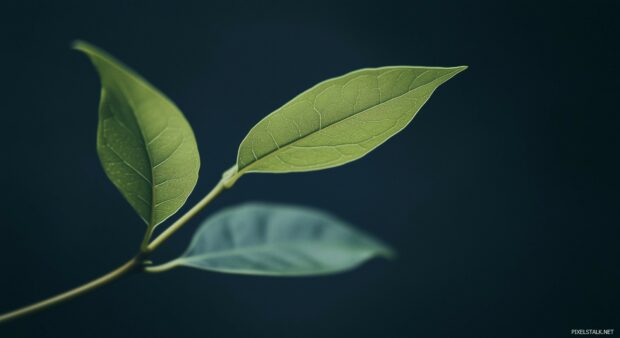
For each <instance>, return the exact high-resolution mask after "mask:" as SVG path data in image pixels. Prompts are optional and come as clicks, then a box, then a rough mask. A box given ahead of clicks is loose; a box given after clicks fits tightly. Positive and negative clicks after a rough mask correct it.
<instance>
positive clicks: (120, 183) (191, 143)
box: [74, 41, 200, 229]
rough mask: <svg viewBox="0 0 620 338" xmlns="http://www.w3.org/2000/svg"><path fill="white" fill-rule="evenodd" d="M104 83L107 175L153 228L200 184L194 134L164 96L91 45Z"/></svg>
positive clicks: (102, 137) (100, 142) (85, 48)
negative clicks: (197, 182)
mask: <svg viewBox="0 0 620 338" xmlns="http://www.w3.org/2000/svg"><path fill="white" fill-rule="evenodd" d="M74 48H75V49H77V50H79V51H81V52H84V53H85V54H86V55H88V56H89V58H90V59H91V61H92V63H93V64H94V66H95V68H96V69H97V72H98V73H99V76H100V78H101V87H102V88H101V99H100V103H99V125H98V130H97V152H98V154H99V158H100V160H101V164H102V165H103V169H104V170H105V173H106V174H107V176H108V177H109V178H110V180H111V181H112V182H113V183H114V185H115V186H116V187H117V188H118V189H119V190H120V192H121V193H122V194H123V196H124V197H125V198H126V199H127V201H128V202H129V204H131V206H132V207H133V208H134V209H135V211H136V212H137V213H138V215H140V217H141V218H142V219H143V220H144V221H145V222H146V223H147V225H148V226H149V228H151V229H152V228H154V227H155V226H156V225H158V224H160V223H161V222H163V221H164V220H166V219H167V218H168V217H170V216H171V215H172V214H174V213H175V212H176V211H177V210H178V209H179V208H181V206H182V205H183V204H184V203H185V201H186V199H187V197H188V196H189V194H190V193H191V192H192V190H193V188H194V186H195V184H196V181H197V179H198V169H199V167H200V158H199V155H198V148H197V145H196V140H195V138H194V133H193V132H192V129H191V127H190V125H189V123H188V122H187V120H186V119H185V117H184V116H183V114H182V113H181V111H180V110H179V109H178V108H177V107H176V106H175V105H174V103H172V102H171V101H170V100H169V99H168V98H167V97H166V96H164V94H162V93H161V92H159V91H158V90H157V89H156V88H154V87H153V86H151V85H150V84H149V83H148V82H147V81H146V80H144V79H143V78H141V77H140V76H139V75H137V74H135V73H134V72H133V71H131V70H130V69H129V68H127V67H125V66H124V65H123V64H121V63H120V62H119V61H117V60H115V59H114V58H113V57H112V56H110V55H108V54H107V53H105V52H104V51H102V50H100V49H98V48H97V47H95V46H92V45H89V44H88V43H85V42H80V41H78V42H76V43H75V44H74Z"/></svg>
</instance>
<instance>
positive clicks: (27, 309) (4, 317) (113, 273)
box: [0, 257, 141, 323]
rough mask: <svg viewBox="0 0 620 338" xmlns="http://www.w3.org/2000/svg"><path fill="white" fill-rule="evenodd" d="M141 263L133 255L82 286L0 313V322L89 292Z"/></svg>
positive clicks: (132, 269) (130, 270)
mask: <svg viewBox="0 0 620 338" xmlns="http://www.w3.org/2000/svg"><path fill="white" fill-rule="evenodd" d="M140 263H141V258H139V257H135V258H133V259H131V260H130V261H128V262H127V263H125V264H123V265H121V266H120V267H118V268H116V269H115V270H114V271H111V272H109V273H108V274H105V275H103V276H101V277H99V278H97V279H95V280H93V281H91V282H89V283H86V284H84V285H82V286H79V287H77V288H75V289H72V290H69V291H67V292H64V293H61V294H59V295H56V296H54V297H52V298H48V299H46V300H43V301H40V302H38V303H34V304H31V305H28V306H25V307H23V308H21V309H17V310H15V311H11V312H9V313H5V314H3V315H0V323H4V322H8V321H10V320H13V319H16V318H18V317H21V316H25V315H28V314H32V313H35V312H37V311H40V310H43V309H45V308H48V307H51V306H53V305H56V304H59V303H62V302H65V301H67V300H69V299H72V298H74V297H77V296H79V295H81V294H84V293H87V292H90V291H92V290H94V289H96V288H98V287H100V286H103V285H105V284H108V283H110V282H112V281H114V280H116V279H118V278H120V277H122V276H124V275H126V274H128V273H129V272H132V271H134V270H135V268H136V267H138V266H139V265H140Z"/></svg>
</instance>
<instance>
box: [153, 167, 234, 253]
mask: <svg viewBox="0 0 620 338" xmlns="http://www.w3.org/2000/svg"><path fill="white" fill-rule="evenodd" d="M225 183H226V180H225V179H222V180H221V181H219V182H218V183H217V185H216V186H215V187H214V188H213V189H212V190H211V191H210V192H209V193H208V194H207V196H205V197H204V198H203V199H201V200H200V202H198V203H197V204H196V205H194V206H193V207H192V208H191V209H189V211H188V212H187V213H185V215H183V216H181V218H179V219H178V220H177V221H176V222H174V223H172V225H170V226H169V227H168V228H167V229H166V230H164V232H162V233H161V234H160V235H159V236H157V238H155V239H154V240H153V241H152V242H151V243H150V244H149V245H148V246H147V247H146V249H145V250H143V252H145V253H150V252H153V250H155V249H157V247H158V246H160V245H161V244H162V243H163V242H164V241H165V240H166V239H168V237H170V236H172V234H173V233H175V232H176V231H177V230H179V229H180V228H181V227H182V226H183V225H184V224H185V223H187V221H189V220H190V219H192V217H194V216H196V214H198V213H199V212H200V211H201V210H202V209H203V208H204V207H205V206H207V204H209V203H210V202H211V201H212V200H213V199H214V198H215V197H217V195H219V194H220V193H221V192H222V191H224V189H226V186H225Z"/></svg>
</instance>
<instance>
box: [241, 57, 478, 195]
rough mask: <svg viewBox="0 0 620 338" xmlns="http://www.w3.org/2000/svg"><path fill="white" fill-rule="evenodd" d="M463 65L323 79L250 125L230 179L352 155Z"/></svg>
mask: <svg viewBox="0 0 620 338" xmlns="http://www.w3.org/2000/svg"><path fill="white" fill-rule="evenodd" d="M466 68H467V67H465V66H462V67H453V68H438V67H411V66H398V67H383V68H368V69H361V70H357V71H354V72H351V73H348V74H346V75H343V76H341V77H337V78H333V79H329V80H327V81H324V82H321V83H319V84H317V85H316V86H314V87H312V88H311V89H309V90H307V91H305V92H304V93H302V94H300V95H299V96H297V97H295V98H294V99H293V100H291V101H290V102H288V103H287V104H285V105H284V106H282V107H281V108H279V109H278V110H276V111H274V112H273V113H271V114H269V115H268V116H267V117H265V118H264V119H263V120H261V121H260V122H259V123H258V124H257V125H256V126H254V128H252V130H250V132H249V134H248V135H247V136H246V137H245V139H244V140H243V142H242V143H241V146H240V147H239V153H238V156H237V165H236V167H237V171H238V174H236V177H235V179H236V178H238V177H239V176H240V175H241V174H243V173H246V172H261V173H286V172H300V171H311V170H319V169H325V168H331V167H335V166H339V165H342V164H345V163H348V162H351V161H353V160H356V159H358V158H360V157H362V156H364V155H365V154H367V153H368V152H370V151H371V150H373V149H374V148H376V147H377V146H379V145H380V144H382V143H383V142H385V141H386V140H387V139H389V138H390V137H392V136H393V135H394V134H396V133H398V132H399V131H400V130H402V129H403V128H404V127H405V126H407V124H409V122H411V120H412V119H413V117H414V116H415V115H416V113H417V112H418V111H419V110H420V108H421V107H422V106H423V105H424V103H425V102H426V101H427V100H428V98H429V97H430V96H431V94H432V93H433V91H435V89H437V87H439V86H440V85H441V84H442V83H444V82H446V81H447V80H449V79H450V78H452V77H453V76H455V75H456V74H458V73H459V72H461V71H463V70H465V69H466ZM232 183H234V182H229V185H231V184H232Z"/></svg>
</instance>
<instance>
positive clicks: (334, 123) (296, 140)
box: [239, 68, 458, 174]
mask: <svg viewBox="0 0 620 338" xmlns="http://www.w3.org/2000/svg"><path fill="white" fill-rule="evenodd" d="M455 70H458V68H457V69H455ZM453 73H454V72H451V73H447V74H444V75H442V76H440V77H438V78H436V79H434V80H432V81H431V82H429V83H426V84H424V85H422V86H419V87H416V88H414V89H412V90H408V91H406V92H405V93H403V94H401V95H398V96H395V97H392V98H390V99H389V100H387V101H383V102H380V103H379V104H376V105H373V106H371V107H368V108H366V109H364V110H361V111H358V112H356V113H353V114H351V115H349V116H346V117H344V118H342V119H340V120H337V121H335V122H333V123H331V124H329V125H328V126H327V127H324V128H321V129H317V130H315V131H312V132H310V133H308V134H306V135H304V136H303V137H300V138H298V139H295V140H293V141H290V142H288V143H285V144H284V145H281V146H279V147H276V149H274V150H272V151H270V152H269V153H267V154H265V155H263V156H261V157H260V158H259V159H256V160H255V161H253V162H251V163H250V164H248V165H246V166H245V167H243V168H242V169H241V170H240V172H239V174H243V173H245V172H248V171H249V170H250V169H251V168H252V167H253V166H254V165H255V164H256V163H258V162H259V161H262V160H264V159H266V158H268V157H271V156H273V155H274V154H275V153H277V152H279V151H281V150H284V149H287V148H288V147H290V146H291V145H293V144H294V143H297V142H299V141H301V140H303V139H305V138H307V137H310V136H312V135H314V134H316V133H318V132H321V131H322V130H324V129H326V128H329V127H332V126H334V125H336V124H338V123H341V122H343V121H346V120H348V119H349V118H352V117H354V116H356V115H358V114H361V113H363V112H365V111H368V110H370V109H372V108H375V107H378V106H380V105H383V104H386V103H388V102H390V101H392V100H395V99H398V98H399V97H402V96H404V95H406V94H409V93H410V92H412V91H416V90H418V89H420V88H422V87H425V86H428V85H430V84H432V83H434V82H435V81H437V80H440V79H443V78H444V77H446V76H448V75H452V74H453ZM419 76H420V75H418V77H419ZM416 79H417V77H416ZM414 81H415V79H414ZM283 108H284V107H282V108H280V109H283ZM280 109H278V110H280ZM274 113H275V112H274ZM268 117H269V116H268Z"/></svg>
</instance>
